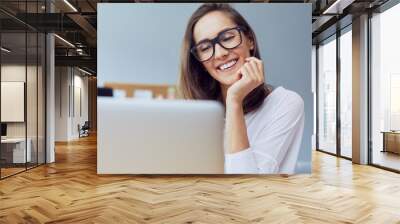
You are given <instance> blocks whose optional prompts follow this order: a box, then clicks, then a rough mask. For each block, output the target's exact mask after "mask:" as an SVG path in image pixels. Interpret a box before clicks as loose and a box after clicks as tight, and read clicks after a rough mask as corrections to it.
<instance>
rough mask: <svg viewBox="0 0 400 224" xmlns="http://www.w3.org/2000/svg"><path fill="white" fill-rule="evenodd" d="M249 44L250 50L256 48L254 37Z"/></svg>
mask: <svg viewBox="0 0 400 224" xmlns="http://www.w3.org/2000/svg"><path fill="white" fill-rule="evenodd" d="M249 45H250V50H254V40H253V39H252V38H249Z"/></svg>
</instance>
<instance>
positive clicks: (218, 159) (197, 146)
mask: <svg viewBox="0 0 400 224" xmlns="http://www.w3.org/2000/svg"><path fill="white" fill-rule="evenodd" d="M97 107H98V118H97V119H98V130H97V173H98V174H222V173H224V152H223V128H224V110H223V107H222V105H220V104H219V103H217V102H213V101H188V100H143V99H142V100H140V99H116V98H104V97H99V98H98V104H97Z"/></svg>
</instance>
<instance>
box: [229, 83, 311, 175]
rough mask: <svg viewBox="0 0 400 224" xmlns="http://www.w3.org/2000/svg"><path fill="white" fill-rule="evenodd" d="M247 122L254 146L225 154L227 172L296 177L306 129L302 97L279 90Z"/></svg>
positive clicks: (250, 142)
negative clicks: (276, 174)
mask: <svg viewBox="0 0 400 224" xmlns="http://www.w3.org/2000/svg"><path fill="white" fill-rule="evenodd" d="M245 120H246V127H247V136H248V137H249V144H250V147H249V148H247V149H245V150H243V151H240V152H236V153H232V154H225V173H230V174H244V173H247V174H274V173H284V174H293V173H294V172H295V168H296V162H297V157H298V154H299V151H300V145H301V140H302V137H303V129H304V102H303V99H302V98H301V96H299V95H298V94H297V93H295V92H293V91H290V90H287V89H285V88H283V87H277V88H276V89H274V90H273V91H272V92H271V93H270V94H269V95H268V96H267V97H266V98H265V100H264V102H263V104H262V106H261V107H260V108H259V109H257V110H256V111H254V112H251V113H248V114H246V115H245Z"/></svg>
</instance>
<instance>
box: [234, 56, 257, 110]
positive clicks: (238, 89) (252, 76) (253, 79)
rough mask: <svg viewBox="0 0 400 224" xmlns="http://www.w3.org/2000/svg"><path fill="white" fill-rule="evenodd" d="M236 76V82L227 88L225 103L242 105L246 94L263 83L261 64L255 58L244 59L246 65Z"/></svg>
mask: <svg viewBox="0 0 400 224" xmlns="http://www.w3.org/2000/svg"><path fill="white" fill-rule="evenodd" d="M236 75H237V77H238V81H236V82H235V83H234V84H232V85H231V86H230V87H229V88H228V91H227V94H226V101H227V102H226V103H228V102H229V103H236V104H238V105H242V102H243V99H244V98H245V97H246V96H247V94H249V93H250V92H251V91H252V90H253V89H255V88H257V87H258V86H259V85H261V84H263V83H264V65H263V62H262V61H261V60H260V59H258V58H255V57H249V58H246V63H245V64H244V65H243V66H242V67H241V68H240V69H239V70H238V71H237V73H236Z"/></svg>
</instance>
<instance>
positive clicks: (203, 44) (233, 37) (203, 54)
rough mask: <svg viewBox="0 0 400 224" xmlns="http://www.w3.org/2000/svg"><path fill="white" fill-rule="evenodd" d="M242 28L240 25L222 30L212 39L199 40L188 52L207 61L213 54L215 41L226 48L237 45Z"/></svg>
mask: <svg viewBox="0 0 400 224" xmlns="http://www.w3.org/2000/svg"><path fill="white" fill-rule="evenodd" d="M242 30H243V29H242V28H241V27H234V28H229V29H226V30H223V31H221V32H220V33H218V35H217V36H216V37H215V38H214V39H211V40H209V39H207V40H203V41H200V42H199V43H198V44H196V45H194V46H193V47H192V48H191V49H190V52H191V53H192V54H193V55H194V57H195V58H196V59H197V60H198V61H200V62H205V61H208V60H210V59H211V58H212V57H213V56H214V54H215V44H217V43H218V44H219V45H220V46H221V47H223V48H225V49H227V50H229V49H233V48H236V47H238V46H239V45H240V44H241V43H242V34H241V33H242Z"/></svg>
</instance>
